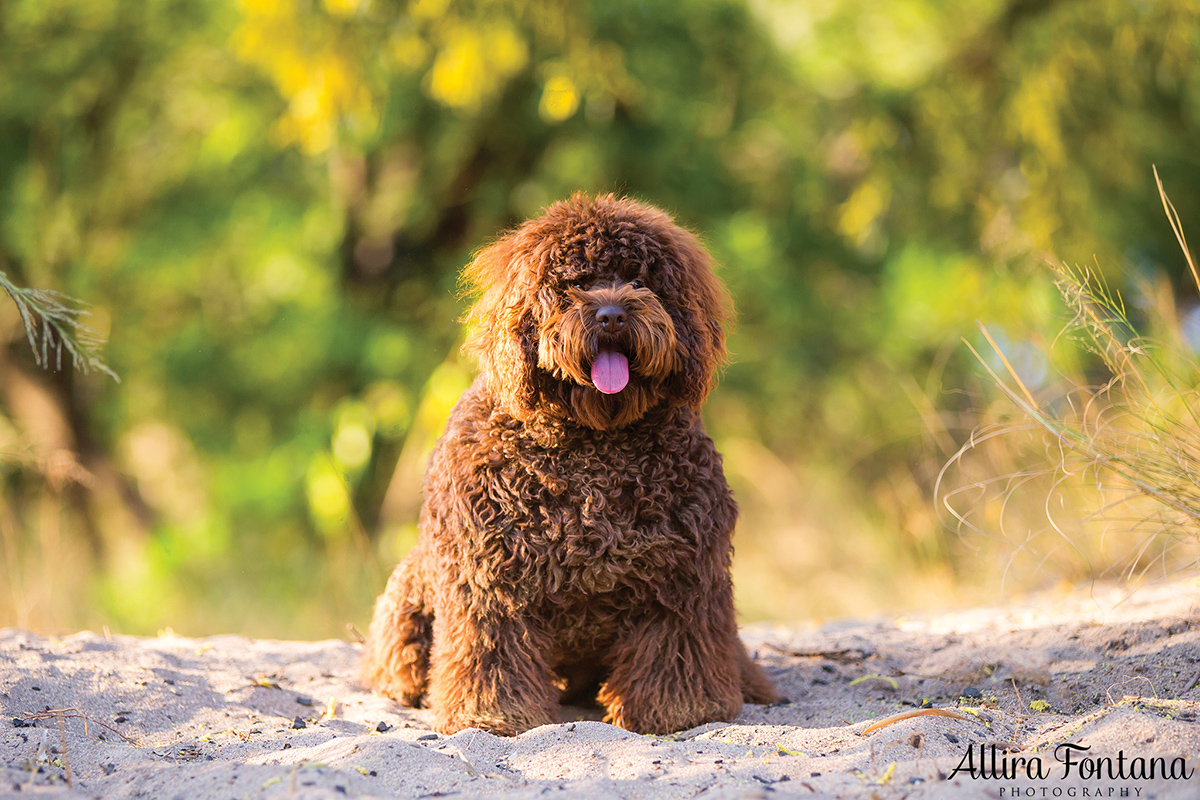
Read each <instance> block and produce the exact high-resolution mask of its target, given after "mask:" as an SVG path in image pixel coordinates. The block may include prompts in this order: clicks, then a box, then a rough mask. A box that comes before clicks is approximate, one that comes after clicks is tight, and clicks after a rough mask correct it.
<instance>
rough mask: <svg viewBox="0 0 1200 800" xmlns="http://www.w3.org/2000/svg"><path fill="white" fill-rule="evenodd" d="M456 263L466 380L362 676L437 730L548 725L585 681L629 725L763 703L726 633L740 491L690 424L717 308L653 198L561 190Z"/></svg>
mask: <svg viewBox="0 0 1200 800" xmlns="http://www.w3.org/2000/svg"><path fill="white" fill-rule="evenodd" d="M466 277H467V278H468V280H469V281H470V282H471V284H472V285H473V286H474V287H475V289H477V290H478V291H479V292H480V293H481V294H480V298H479V300H478V302H476V304H475V306H474V307H473V308H472V309H471V311H470V313H469V314H468V316H467V322H468V324H469V326H470V327H471V336H470V339H469V341H468V343H467V347H468V349H469V350H470V351H472V352H474V353H475V354H476V355H477V357H478V360H479V365H480V376H479V378H478V379H477V380H476V381H475V383H474V385H472V386H471V388H470V389H468V390H467V392H466V393H465V394H464V395H463V396H462V398H461V399H460V400H459V401H458V404H457V405H456V406H455V408H454V411H453V412H452V414H451V416H450V422H449V424H448V425H447V427H446V432H445V434H444V435H443V436H442V438H441V440H440V441H439V442H438V445H437V448H436V449H435V451H434V453H433V457H432V459H431V461H430V464H429V472H428V475H427V477H426V481H425V489H424V505H423V507H422V509H421V523H420V526H421V535H420V538H419V541H418V542H417V544H416V546H415V547H414V548H413V550H412V552H410V553H409V555H408V557H407V558H405V560H404V561H403V562H402V563H401V564H400V565H399V566H398V567H396V570H395V572H393V573H392V576H391V579H390V580H389V581H388V585H387V589H386V590H385V591H384V593H383V594H382V595H381V596H380V597H379V600H378V601H377V603H376V605H375V616H374V619H373V620H372V622H371V629H370V634H369V636H368V637H367V643H366V646H365V652H364V659H363V667H362V679H363V682H364V683H365V684H366V685H368V686H371V687H373V688H376V689H378V690H380V691H381V692H384V693H386V694H388V695H390V696H391V697H393V698H395V699H396V700H398V701H400V702H401V703H404V704H405V705H410V706H415V705H417V704H418V703H419V702H421V700H422V698H423V697H424V698H425V699H426V700H427V702H428V704H429V705H430V706H432V708H433V710H434V713H435V717H436V727H437V729H438V730H440V731H442V732H445V733H450V732H453V731H457V730H460V729H462V728H468V727H475V728H483V729H485V730H489V731H494V732H496V733H500V734H510V735H511V734H515V733H519V732H521V731H524V730H527V729H529V728H532V727H534V726H537V725H543V724H545V723H549V722H554V721H556V720H557V718H558V715H557V712H558V703H559V701H560V699H562V698H564V697H566V696H570V695H573V696H578V695H579V693H580V692H582V691H586V690H587V689H588V688H589V687H591V690H592V692H593V697H596V695H595V694H594V692H595V690H596V687H599V692H598V699H599V701H600V703H601V704H602V705H603V706H604V707H605V709H606V710H607V714H606V716H605V720H606V721H608V722H611V723H613V724H616V725H620V726H622V727H624V728H628V729H629V730H632V731H638V732H641V733H667V732H669V731H677V730H682V729H686V728H690V727H693V726H696V725H700V724H702V723H705V722H710V721H713V720H730V719H733V718H734V717H735V716H737V714H738V713H739V711H740V710H741V707H742V702H743V700H747V701H749V702H754V703H769V702H774V701H775V700H777V699H778V697H777V695H776V693H775V690H774V688H773V687H772V686H771V683H770V681H769V680H768V679H767V677H766V676H765V675H764V674H763V673H762V671H761V670H760V669H759V667H758V666H757V665H756V664H755V663H754V662H753V661H751V659H750V657H749V655H748V654H747V653H746V648H745V646H744V645H743V644H742V642H741V640H740V639H739V638H738V633H737V626H736V624H735V621H734V611H733V586H732V583H731V581H730V577H729V566H730V557H731V555H732V547H731V545H730V534H731V533H732V531H733V525H734V522H735V520H736V519H737V505H736V504H735V503H734V500H733V497H732V495H731V493H730V490H729V485H728V484H727V483H726V481H725V475H724V473H723V472H722V470H721V457H720V455H718V453H717V451H716V449H715V448H714V447H713V443H712V440H711V439H709V438H708V436H707V435H705V433H704V428H703V426H702V425H701V422H700V405H701V403H702V402H703V401H704V398H705V396H706V395H708V392H709V389H710V388H711V387H712V383H713V373H714V371H715V370H716V369H717V368H718V367H719V366H720V364H721V362H722V360H723V358H724V356H725V335H724V333H723V331H722V328H721V324H722V321H723V320H724V319H725V318H726V317H727V316H728V313H729V303H728V297H727V295H726V293H725V291H724V288H723V287H722V286H721V284H720V283H719V282H718V280H717V278H716V276H715V275H714V274H713V272H712V268H711V266H710V262H709V257H708V254H707V253H706V252H705V251H704V249H703V248H702V247H701V245H700V244H699V242H698V241H697V240H696V238H695V237H694V236H692V234H690V233H688V232H687V231H685V230H683V229H681V228H679V227H678V226H676V225H675V224H674V223H672V221H671V219H670V217H668V216H667V215H666V214H664V213H663V212H661V211H659V210H657V209H654V208H649V207H647V206H644V205H640V204H638V203H636V202H633V201H631V200H623V199H618V198H615V197H613V196H612V195H608V196H605V197H599V198H597V199H595V200H592V199H589V198H587V197H585V196H583V195H576V196H575V197H573V198H572V199H570V200H566V201H563V202H559V203H556V204H554V205H553V206H551V207H550V208H549V209H548V210H547V212H546V214H545V216H543V217H541V218H540V219H537V220H533V221H530V222H527V223H525V224H524V225H522V226H521V227H520V228H518V229H517V230H516V231H515V232H513V233H511V234H509V235H508V236H506V237H504V238H503V239H500V240H499V241H498V242H496V243H495V244H493V245H492V246H491V247H489V248H487V249H486V250H484V251H483V252H482V253H480V254H479V256H478V257H477V258H476V259H475V261H474V263H472V264H471V265H470V266H469V267H468V268H467V271H466Z"/></svg>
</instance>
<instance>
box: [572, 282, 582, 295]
mask: <svg viewBox="0 0 1200 800" xmlns="http://www.w3.org/2000/svg"><path fill="white" fill-rule="evenodd" d="M571 286H573V287H574V288H576V289H578V290H579V291H581V292H582V291H583V284H582V283H580V282H579V281H575V282H574V283H572V284H571Z"/></svg>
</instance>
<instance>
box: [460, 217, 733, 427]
mask: <svg viewBox="0 0 1200 800" xmlns="http://www.w3.org/2000/svg"><path fill="white" fill-rule="evenodd" d="M465 277H466V280H467V282H468V283H469V284H470V285H471V287H472V288H473V289H474V290H475V291H476V292H478V293H479V299H478V300H477V302H476V303H475V305H474V306H473V307H472V308H471V310H470V312H469V313H468V315H467V323H468V324H469V326H470V327H471V334H470V338H469V339H468V341H467V348H468V350H469V351H471V352H473V353H474V354H475V355H476V356H477V357H478V359H479V365H480V368H481V369H482V370H483V373H484V375H485V376H486V379H487V381H488V384H489V386H490V388H491V390H492V391H493V392H494V393H495V394H496V395H497V396H499V397H500V399H501V402H502V403H503V404H504V406H505V408H506V410H507V411H509V413H511V414H513V415H514V416H516V417H517V418H519V419H526V418H528V417H530V416H532V415H533V414H534V413H542V414H547V415H550V416H552V417H569V418H571V419H573V420H575V421H576V422H578V423H579V424H581V425H586V426H588V427H591V428H596V429H599V430H605V429H608V428H616V427H620V426H623V425H628V424H629V423H631V422H634V421H636V420H638V419H640V418H641V417H642V416H643V415H644V414H645V413H646V412H647V411H649V410H650V409H652V408H654V407H656V406H659V405H663V404H667V405H691V406H699V405H700V403H701V402H703V400H704V398H705V397H706V396H707V395H708V392H709V389H711V388H712V381H713V374H714V372H715V371H716V369H717V368H718V367H719V366H720V365H721V362H722V361H723V359H724V357H725V334H724V332H723V330H722V327H721V326H722V322H723V321H724V320H725V319H726V318H727V317H728V316H729V308H730V307H729V299H728V295H727V294H726V292H725V289H724V287H722V286H721V283H720V282H719V281H718V280H717V278H716V276H715V275H714V274H713V271H712V266H711V263H710V259H709V257H708V253H706V252H705V250H704V248H703V247H702V246H701V245H700V243H699V242H698V241H697V240H696V237H695V236H693V235H692V234H691V233H689V232H687V231H685V230H683V229H682V228H680V227H679V226H677V225H675V224H674V223H673V222H672V221H671V218H670V217H668V216H667V215H666V214H665V213H663V212H662V211H659V210H658V209H656V208H650V207H648V206H644V205H641V204H639V203H636V202H634V201H632V200H624V199H618V198H616V197H614V196H612V195H607V196H603V197H598V198H596V199H594V200H593V199H590V198H587V197H585V196H584V195H582V194H577V195H575V196H574V197H572V198H571V199H570V200H564V201H561V202H559V203H555V204H554V205H552V206H550V208H549V209H547V211H546V213H545V215H543V216H542V217H540V218H539V219H536V220H531V221H529V222H527V223H525V224H524V225H522V226H521V227H520V228H518V229H517V230H516V231H514V232H512V233H510V234H509V235H507V236H505V237H504V238H502V239H500V240H499V241H497V242H496V243H495V244H493V245H492V246H490V247H488V248H487V249H486V250H484V251H483V252H481V253H480V254H479V256H478V257H477V258H476V259H475V261H474V262H472V264H471V265H470V266H469V267H467V270H466V275H465Z"/></svg>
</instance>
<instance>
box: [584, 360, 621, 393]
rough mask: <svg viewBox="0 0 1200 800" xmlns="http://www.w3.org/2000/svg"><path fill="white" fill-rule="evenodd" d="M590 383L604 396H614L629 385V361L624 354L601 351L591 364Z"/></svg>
mask: <svg viewBox="0 0 1200 800" xmlns="http://www.w3.org/2000/svg"><path fill="white" fill-rule="evenodd" d="M592 383H594V384H595V385H596V388H597V389H599V390H600V391H602V392H604V393H605V394H616V393H617V392H619V391H621V390H622V389H624V388H625V386H626V385H627V384H628V383H629V359H627V358H626V357H625V355H624V353H614V352H612V351H611V350H601V351H600V352H599V353H596V360H595V361H593V362H592Z"/></svg>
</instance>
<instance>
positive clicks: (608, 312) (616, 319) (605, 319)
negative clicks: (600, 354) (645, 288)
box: [596, 306, 625, 333]
mask: <svg viewBox="0 0 1200 800" xmlns="http://www.w3.org/2000/svg"><path fill="white" fill-rule="evenodd" d="M596 322H599V323H600V327H601V329H603V331H604V332H605V333H616V332H617V331H619V330H621V329H622V328H624V327H625V309H623V308H621V307H620V306H605V307H604V308H602V309H600V310H599V311H597V312H596Z"/></svg>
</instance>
